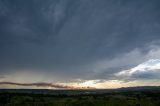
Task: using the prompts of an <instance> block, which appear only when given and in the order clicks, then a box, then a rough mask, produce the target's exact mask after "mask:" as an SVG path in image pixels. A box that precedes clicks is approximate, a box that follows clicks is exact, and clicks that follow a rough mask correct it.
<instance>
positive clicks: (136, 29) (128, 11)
mask: <svg viewBox="0 0 160 106" xmlns="http://www.w3.org/2000/svg"><path fill="white" fill-rule="evenodd" d="M159 59H160V1H159V0H0V81H1V82H6V81H7V82H16V83H39V82H45V83H56V84H57V83H58V84H59V83H60V84H61V83H62V84H71V85H73V83H74V85H75V84H77V83H78V84H82V86H86V85H87V86H94V87H97V88H101V87H102V88H109V87H111V88H112V87H113V88H114V87H122V86H130V85H134V86H138V85H160V83H159V82H160V80H159V78H160V77H159V76H160V60H159ZM144 64H145V65H144ZM153 82H156V83H153ZM86 83H87V84H86ZM133 83H134V84H133ZM85 84H86V85H85ZM1 86H4V84H2V85H1ZM76 86H77V85H76ZM7 87H8V86H7Z"/></svg>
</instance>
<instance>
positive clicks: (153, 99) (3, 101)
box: [0, 86, 160, 106]
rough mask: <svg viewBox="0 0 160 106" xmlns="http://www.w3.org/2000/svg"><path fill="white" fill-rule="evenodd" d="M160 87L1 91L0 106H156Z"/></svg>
mask: <svg viewBox="0 0 160 106" xmlns="http://www.w3.org/2000/svg"><path fill="white" fill-rule="evenodd" d="M159 105H160V87H155V86H146V87H130V88H120V89H108V90H106V89H97V90H92V89H90V90H45V89H39V90H38V89H1V90H0V106H159Z"/></svg>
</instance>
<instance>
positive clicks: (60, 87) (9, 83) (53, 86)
mask: <svg viewBox="0 0 160 106" xmlns="http://www.w3.org/2000/svg"><path fill="white" fill-rule="evenodd" d="M0 85H12V86H14V85H15V86H27V87H28V86H29V87H31V88H32V87H34V86H35V87H42V88H56V89H96V88H94V87H89V86H87V87H76V86H69V85H63V84H53V83H43V82H41V83H15V82H0Z"/></svg>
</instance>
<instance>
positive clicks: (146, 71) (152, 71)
mask: <svg viewBox="0 0 160 106" xmlns="http://www.w3.org/2000/svg"><path fill="white" fill-rule="evenodd" d="M115 75H116V76H117V77H123V78H124V79H129V80H130V79H133V80H136V79H146V78H148V79H158V78H160V60H159V59H150V60H148V61H146V62H144V63H142V64H139V65H138V66H136V67H134V68H131V69H128V70H124V71H121V72H119V73H117V74H115Z"/></svg>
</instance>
